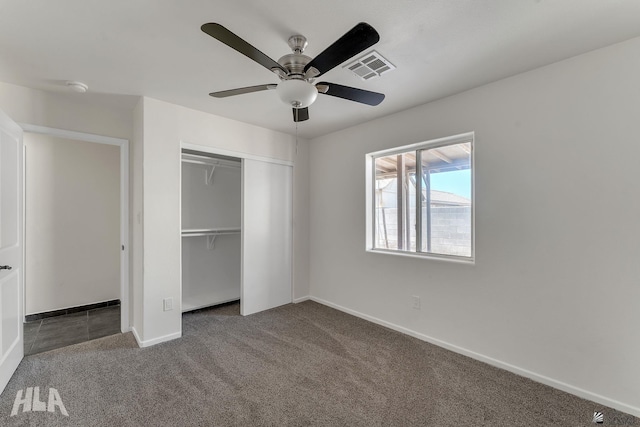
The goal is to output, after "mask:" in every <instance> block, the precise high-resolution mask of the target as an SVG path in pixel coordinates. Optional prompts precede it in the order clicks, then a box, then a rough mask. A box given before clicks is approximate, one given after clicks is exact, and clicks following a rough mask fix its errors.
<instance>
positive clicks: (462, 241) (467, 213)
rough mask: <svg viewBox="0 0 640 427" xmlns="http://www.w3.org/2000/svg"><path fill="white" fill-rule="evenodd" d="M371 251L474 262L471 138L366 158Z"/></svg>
mask: <svg viewBox="0 0 640 427" xmlns="http://www.w3.org/2000/svg"><path fill="white" fill-rule="evenodd" d="M367 229H368V231H367V235H368V238H367V249H368V250H372V251H381V252H387V251H389V252H394V253H404V254H414V255H421V256H435V257H443V258H453V259H461V260H468V261H472V260H473V257H474V242H473V236H474V232H473V134H472V133H469V134H464V135H458V136H454V137H450V138H443V139H438V140H434V141H428V142H424V143H419V144H413V145H409V146H405V147H398V148H394V149H392V150H385V151H380V152H377V153H370V154H368V155H367Z"/></svg>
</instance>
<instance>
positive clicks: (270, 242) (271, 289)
mask: <svg viewBox="0 0 640 427" xmlns="http://www.w3.org/2000/svg"><path fill="white" fill-rule="evenodd" d="M291 180H292V168H291V167H290V166H285V165H279V164H275V163H268V162H261V161H257V160H249V159H244V160H243V163H242V286H241V295H240V313H241V314H242V315H243V316H246V315H249V314H252V313H256V312H259V311H263V310H267V309H269V308H273V307H278V306H280V305H283V304H287V303H290V302H291V301H292V290H291V282H292V280H291V265H292V263H291V255H292V253H291V244H292V226H293V221H292V215H293V214H292V198H291V189H292V182H291Z"/></svg>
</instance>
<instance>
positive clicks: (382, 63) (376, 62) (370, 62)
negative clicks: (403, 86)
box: [342, 50, 396, 80]
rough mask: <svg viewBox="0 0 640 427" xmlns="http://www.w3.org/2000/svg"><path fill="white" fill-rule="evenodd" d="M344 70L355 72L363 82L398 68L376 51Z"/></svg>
mask: <svg viewBox="0 0 640 427" xmlns="http://www.w3.org/2000/svg"><path fill="white" fill-rule="evenodd" d="M342 68H346V69H347V70H349V71H351V72H353V73H354V74H355V75H356V76H358V77H360V78H361V79H362V80H369V79H372V78H374V77H380V76H381V75H383V74H384V73H386V72H388V71H391V70H395V69H396V67H395V66H394V65H393V64H392V63H391V62H389V61H388V60H387V59H385V58H384V57H383V56H382V55H380V54H379V53H378V52H376V51H375V50H372V51H371V52H369V53H367V54H366V55H363V56H361V57H360V58H358V59H356V60H355V61H354V62H350V63H349V64H347V65H345V66H344V67H342Z"/></svg>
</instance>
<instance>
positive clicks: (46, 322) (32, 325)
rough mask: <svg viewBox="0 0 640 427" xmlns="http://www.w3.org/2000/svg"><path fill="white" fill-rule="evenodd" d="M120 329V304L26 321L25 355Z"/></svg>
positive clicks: (112, 332) (106, 334) (100, 336)
mask: <svg viewBox="0 0 640 427" xmlns="http://www.w3.org/2000/svg"><path fill="white" fill-rule="evenodd" d="M119 333H120V306H119V305H118V306H114V307H104V308H98V309H94V310H88V311H81V312H78V313H72V314H65V315H63V316H55V317H48V318H46V319H42V320H35V321H33V322H27V323H25V324H24V355H25V356H28V355H30V354H36V353H42V352H43V351H49V350H54V349H56V348H61V347H66V346H68V345H72V344H78V343H81V342H84V341H89V340H94V339H96V338H102V337H106V336H108V335H114V334H119Z"/></svg>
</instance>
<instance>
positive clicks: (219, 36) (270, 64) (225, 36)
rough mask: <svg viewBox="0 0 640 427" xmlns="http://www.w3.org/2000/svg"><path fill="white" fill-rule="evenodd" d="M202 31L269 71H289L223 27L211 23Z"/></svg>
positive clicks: (203, 27) (204, 26) (205, 25)
mask: <svg viewBox="0 0 640 427" xmlns="http://www.w3.org/2000/svg"><path fill="white" fill-rule="evenodd" d="M200 29H201V30H202V31H204V32H205V33H207V34H209V35H210V36H211V37H213V38H214V39H216V40H219V41H221V42H222V43H224V44H226V45H227V46H229V47H230V48H232V49H235V50H237V51H238V52H240V53H241V54H243V55H244V56H246V57H247V58H250V59H253V60H254V61H256V62H257V63H258V64H260V65H262V66H263V67H265V68H266V69H267V70H269V71H273V69H278V70H282V71H284V73H285V74H287V70H286V69H285V68H284V67H283V66H282V65H280V64H278V63H277V62H276V61H274V60H273V59H271V58H269V57H268V56H267V55H265V54H264V53H262V52H260V51H259V50H258V49H256V48H255V47H253V46H252V45H250V44H249V43H247V42H246V41H244V40H242V39H241V38H240V37H238V36H237V35H235V34H234V33H232V32H231V31H229V30H228V29H226V28H225V27H223V26H222V25H220V24H216V23H213V22H210V23H208V24H204V25H203V26H202V27H200Z"/></svg>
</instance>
